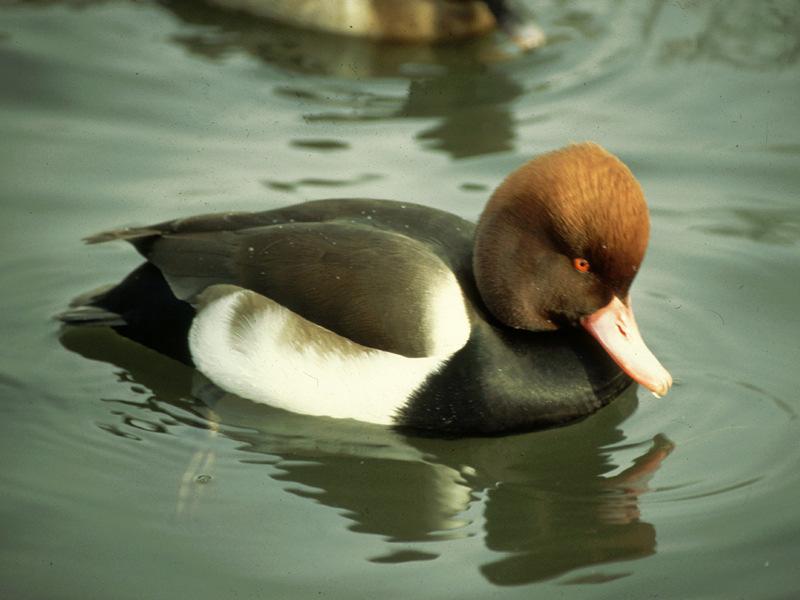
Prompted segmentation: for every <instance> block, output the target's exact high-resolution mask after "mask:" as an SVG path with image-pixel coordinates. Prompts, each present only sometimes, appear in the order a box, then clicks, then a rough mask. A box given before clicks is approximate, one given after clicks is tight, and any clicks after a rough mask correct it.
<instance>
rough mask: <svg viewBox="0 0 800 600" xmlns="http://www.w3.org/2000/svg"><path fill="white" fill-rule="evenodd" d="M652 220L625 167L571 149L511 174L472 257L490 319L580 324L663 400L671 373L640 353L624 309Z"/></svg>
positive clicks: (595, 152) (599, 151)
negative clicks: (492, 317) (491, 316)
mask: <svg viewBox="0 0 800 600" xmlns="http://www.w3.org/2000/svg"><path fill="white" fill-rule="evenodd" d="M649 231H650V220H649V217H648V212H647V204H646V203H645V199H644V194H643V193H642V189H641V187H640V186H639V183H638V182H637V181H636V178H635V177H634V176H633V174H632V173H631V171H630V170H629V169H628V167H626V166H625V165H624V164H623V163H622V161H620V160H619V159H618V158H616V157H615V156H613V155H612V154H610V153H609V152H607V151H606V150H604V149H603V148H602V147H600V146H599V145H597V144H593V143H583V144H575V145H572V146H568V147H566V148H563V149H561V150H556V151H555V152H550V153H548V154H544V155H542V156H539V157H537V158H535V159H533V160H531V161H530V162H528V163H526V164H524V165H522V166H521V167H520V168H519V169H517V170H516V171H514V172H513V173H511V175H509V176H508V177H507V178H506V180H505V181H504V182H503V183H502V184H501V185H500V187H498V188H497V190H496V191H495V192H494V194H493V195H492V197H491V199H490V200H489V203H488V204H487V205H486V208H485V210H484V212H483V215H481V218H480V221H479V223H478V228H477V231H476V238H475V254H474V257H473V263H474V271H475V279H476V282H477V285H478V289H479V290H480V293H481V296H482V298H483V300H484V302H485V303H486V305H487V307H488V308H489V310H490V311H491V312H492V313H493V314H494V316H495V317H497V318H498V319H499V320H500V321H502V322H503V323H505V324H506V325H509V326H510V327H515V328H518V329H526V330H530V331H542V330H552V329H557V328H559V327H563V326H570V325H582V326H583V327H584V328H585V329H586V330H587V331H589V333H591V334H592V335H593V336H594V337H595V338H596V339H597V340H598V341H599V342H600V344H601V345H602V346H603V347H604V348H605V349H606V351H607V352H608V353H609V354H610V355H611V357H612V358H613V359H614V360H615V361H616V362H617V364H618V365H619V366H620V367H621V368H622V369H623V370H624V371H625V372H626V373H627V374H628V375H629V376H630V377H631V378H632V379H634V380H635V381H636V382H638V383H640V384H641V385H643V386H644V387H646V388H647V389H649V390H650V391H652V392H653V393H654V394H657V395H659V396H661V395H664V394H665V393H666V392H667V391H668V390H669V388H670V386H671V385H672V378H671V377H670V374H669V373H668V372H667V371H666V369H664V367H663V366H661V364H660V363H659V362H658V360H657V359H656V357H655V356H653V354H652V352H650V350H649V349H648V348H647V346H645V344H644V341H643V340H642V337H641V335H640V333H639V330H638V327H637V326H636V321H635V320H634V316H633V311H632V309H631V303H630V294H629V291H630V287H631V283H632V282H633V279H634V277H635V276H636V273H637V272H638V270H639V265H641V263H642V259H643V258H644V253H645V249H646V248H647V240H648V236H649Z"/></svg>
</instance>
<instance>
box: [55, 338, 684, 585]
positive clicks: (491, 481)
mask: <svg viewBox="0 0 800 600" xmlns="http://www.w3.org/2000/svg"><path fill="white" fill-rule="evenodd" d="M61 342H62V344H63V345H64V346H65V347H66V348H68V349H70V350H72V351H74V352H77V353H79V354H81V355H83V356H86V357H88V358H91V359H95V360H102V361H105V362H110V363H112V364H115V365H116V366H118V367H119V368H120V369H122V370H123V371H122V372H121V373H122V374H123V377H122V380H123V381H124V383H125V385H129V386H132V387H135V388H136V389H138V390H140V391H142V392H144V393H142V394H141V395H142V397H143V400H142V402H139V403H136V402H126V404H127V406H126V407H125V410H124V411H120V410H115V409H114V408H112V409H111V410H110V414H111V416H112V417H113V418H115V419H116V420H117V421H118V422H116V423H114V424H113V427H108V426H104V429H106V430H107V431H110V432H111V433H115V434H116V435H126V436H127V437H131V436H138V437H142V436H144V435H147V434H148V431H151V432H152V431H153V430H152V428H147V427H138V426H134V425H131V423H132V422H133V421H132V420H131V417H132V416H133V417H134V419H135V421H136V422H137V423H148V422H150V423H158V424H159V425H160V426H161V427H167V428H169V427H174V426H187V425H188V426H193V427H204V428H206V429H209V431H210V432H211V435H223V436H226V437H228V438H230V439H233V440H235V441H237V442H238V443H239V444H240V446H239V449H240V451H241V452H242V453H243V454H242V458H241V460H242V462H247V463H254V464H259V463H264V464H267V465H269V467H270V468H269V473H270V476H271V477H273V478H274V479H276V480H279V481H281V482H283V483H284V485H285V489H286V491H287V492H289V493H292V494H295V495H297V496H301V497H305V498H309V499H313V500H314V501H316V502H319V503H320V504H324V505H326V506H330V507H334V508H336V509H339V510H340V511H342V513H341V514H342V516H343V518H345V519H347V520H348V521H349V522H350V524H349V528H350V529H351V530H352V531H356V532H360V533H370V534H376V535H380V536H383V537H384V538H386V539H387V540H388V541H389V542H391V543H392V544H393V546H392V550H391V551H389V552H388V553H386V554H384V555H380V556H369V557H365V558H367V559H369V560H372V561H374V562H382V563H391V562H405V561H410V560H431V559H434V558H436V557H437V553H436V550H437V549H438V548H440V546H438V545H435V546H431V549H430V551H428V550H429V549H428V548H424V547H423V548H424V550H423V551H420V548H419V546H418V545H415V547H414V548H408V547H407V546H403V544H404V543H412V542H425V541H435V540H439V541H441V540H447V539H453V538H463V537H469V536H475V535H483V537H484V540H485V544H486V546H487V547H488V548H489V549H491V550H493V551H496V552H497V553H498V558H497V560H493V561H491V562H489V563H487V564H484V565H481V566H479V568H480V571H481V573H482V574H483V575H484V576H485V577H486V578H487V579H488V580H489V581H491V582H493V583H495V584H497V585H519V584H524V583H530V582H534V581H541V580H545V579H550V578H554V577H558V576H561V575H565V574H567V573H569V572H570V571H573V570H575V569H579V568H582V567H587V566H593V565H599V564H603V563H614V562H621V561H628V560H633V559H637V558H641V557H644V556H648V555H651V554H653V553H654V552H655V549H656V532H655V528H654V527H653V525H651V524H650V523H647V522H644V521H642V519H641V515H640V512H639V502H638V500H639V496H640V495H641V494H643V493H646V492H647V491H648V487H647V480H648V479H649V478H650V477H651V476H652V474H653V473H654V472H655V471H656V469H658V467H659V465H660V463H661V461H662V460H663V459H664V458H665V457H666V456H667V455H668V454H669V452H670V451H671V449H672V445H671V443H670V442H669V441H668V440H666V439H665V438H662V437H660V436H659V437H656V439H654V440H653V441H652V442H651V443H650V442H649V443H646V444H644V445H642V446H641V454H640V457H639V458H638V459H636V460H635V461H634V463H633V464H632V466H630V467H629V468H627V469H625V470H624V471H622V472H620V473H618V474H616V475H614V476H610V475H609V474H610V473H611V472H612V471H614V469H615V465H614V464H613V459H612V448H613V447H615V446H616V447H619V446H620V445H621V444H623V443H624V440H625V436H624V434H623V432H622V430H621V429H620V427H619V425H620V423H621V422H622V421H623V420H624V419H625V418H626V417H627V416H628V415H629V414H631V413H632V412H633V410H635V407H636V396H635V392H634V391H632V390H631V391H629V392H628V393H626V394H625V395H623V396H622V397H620V398H619V399H618V400H616V401H615V402H614V403H612V404H611V405H610V406H609V407H608V408H606V409H604V410H602V411H600V412H599V413H597V414H596V415H594V416H593V417H591V418H589V419H586V420H585V421H582V422H580V423H577V424H575V425H572V426H569V427H566V428H562V429H556V430H549V431H544V432H538V433H532V434H526V435H514V436H507V437H497V438H479V439H462V440H441V439H433V438H422V437H414V436H411V435H405V434H401V433H399V432H395V431H392V430H390V429H387V428H385V427H381V426H376V425H369V424H363V423H357V422H353V421H340V420H335V419H326V418H319V417H306V416H302V415H295V414H291V413H286V412H283V411H279V410H275V409H271V408H269V407H263V406H257V405H255V404H253V403H251V402H248V401H246V400H242V399H239V398H236V397H232V396H229V395H227V394H224V393H222V392H221V391H220V390H218V389H217V388H215V387H213V386H210V385H209V384H208V383H207V382H205V381H204V380H203V379H202V378H201V376H199V375H198V374H197V373H196V372H194V371H193V370H192V369H191V368H189V367H186V366H183V365H181V364H180V363H177V362H173V361H171V360H170V359H167V358H164V357H162V356H159V355H157V354H155V353H153V352H151V351H149V350H146V349H144V348H143V347H141V346H138V345H137V344H134V343H132V342H130V341H128V340H125V339H124V338H121V337H120V336H117V335H116V334H114V333H113V332H111V331H110V330H107V329H100V328H97V329H89V328H83V329H70V328H67V329H64V330H63V332H62V336H61ZM145 388H146V389H145ZM147 390H150V391H151V392H152V394H151V393H150V392H148V391H147ZM106 425H108V424H106ZM149 434H150V435H152V434H153V433H149ZM211 454H213V453H212V452H211V451H210V450H209V452H208V453H206V455H203V456H200V455H197V456H194V457H193V458H192V459H191V461H190V462H191V464H190V468H189V469H187V474H186V475H185V477H184V481H183V482H182V484H181V486H180V492H179V498H178V504H179V506H180V507H183V506H186V504H187V501H188V500H187V496H188V495H190V493H191V490H190V488H191V487H192V486H200V485H201V484H202V483H203V482H204V480H205V479H204V478H207V477H208V475H209V473H207V472H206V471H207V470H208V469H210V468H211V465H212V463H213V458H214V457H213V455H211ZM276 468H277V469H278V473H277V474H276V472H275V469H276ZM187 490H189V491H187ZM198 493H199V492H198ZM481 509H482V511H483V528H484V531H483V532H481V530H480V529H479V527H478V524H477V523H475V522H474V515H475V511H476V510H481ZM476 566H477V565H476ZM621 575H624V572H623V573H622V574H620V573H619V572H618V571H614V570H613V569H612V570H611V571H609V572H603V573H599V574H598V573H594V574H593V575H592V576H591V577H592V578H593V580H595V579H596V578H598V577H599V578H600V579H601V580H605V579H608V578H614V577H618V576H621ZM567 578H568V576H567ZM576 581H577V582H582V581H583V580H582V579H581V580H576Z"/></svg>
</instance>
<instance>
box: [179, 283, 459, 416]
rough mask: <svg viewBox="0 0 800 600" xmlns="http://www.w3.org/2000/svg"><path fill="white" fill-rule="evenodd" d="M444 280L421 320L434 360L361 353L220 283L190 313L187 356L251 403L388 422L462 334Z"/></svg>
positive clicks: (455, 301)
mask: <svg viewBox="0 0 800 600" xmlns="http://www.w3.org/2000/svg"><path fill="white" fill-rule="evenodd" d="M444 283H445V285H442V286H440V289H439V290H437V291H436V293H434V294H432V295H431V302H432V304H431V310H430V311H427V312H426V315H427V316H426V317H425V318H426V319H427V320H428V321H429V322H428V323H426V325H427V326H428V327H432V328H433V330H434V331H435V332H436V334H435V335H436V336H437V337H436V338H435V339H438V340H440V342H439V343H437V344H435V345H434V348H436V351H437V352H436V355H435V356H430V357H422V358H408V357H405V356H401V355H399V354H394V353H391V352H386V351H383V350H377V349H374V348H368V347H366V346H362V345H360V344H357V343H355V342H353V341H351V340H349V339H347V338H344V337H342V336H340V335H337V334H336V333H333V332H332V331H330V330H328V329H325V328H324V327H321V326H319V325H316V324H315V323H312V322H310V321H308V320H306V319H304V318H303V317H301V316H299V315H298V314H296V313H294V312H292V311H290V310H289V309H287V308H286V307H284V306H282V305H280V304H278V303H277V302H274V301H273V300H270V299H269V298H265V297H264V296H261V295H259V294H257V293H255V292H252V291H250V290H244V289H242V288H236V287H234V286H224V287H225V288H226V291H227V290H229V293H225V294H224V295H219V293H218V292H217V293H214V294H212V295H214V296H217V297H216V298H215V299H213V300H211V301H210V302H209V303H208V304H205V305H204V306H202V307H201V308H200V309H199V310H198V314H197V316H196V317H195V319H194V322H193V323H192V327H191V330H190V332H189V347H190V350H191V353H192V358H193V359H194V362H195V364H196V366H197V368H198V370H200V371H201V372H202V373H203V374H204V375H206V377H208V378H209V379H211V380H212V381H213V382H214V383H215V384H217V385H218V386H219V387H221V388H223V389H225V390H227V391H229V392H232V393H234V394H237V395H239V396H242V397H244V398H249V399H251V400H254V401H256V402H261V403H264V404H269V405H271V406H275V407H278V408H283V409H285V410H289V411H292V412H297V413H302V414H308V415H326V416H330V417H338V418H351V419H357V420H360V421H367V422H371V423H380V424H391V423H392V417H393V416H394V415H395V414H396V413H397V411H398V409H400V408H401V407H402V406H403V405H404V404H405V403H406V402H407V401H408V399H409V398H410V396H411V395H412V393H413V392H414V391H415V390H416V389H417V388H418V387H419V386H420V385H421V384H422V383H423V382H424V381H425V379H426V378H427V377H428V375H430V374H431V373H433V372H435V371H437V370H438V369H439V368H440V367H441V366H442V365H443V364H444V362H446V360H447V359H448V358H449V357H450V356H451V355H452V353H453V352H455V351H456V350H458V349H459V348H461V347H462V346H463V345H464V344H465V343H466V341H467V339H468V337H469V332H470V324H469V319H468V317H467V313H466V309H465V307H464V301H463V297H462V296H461V290H460V288H458V286H457V283H456V282H455V279H454V278H453V279H452V281H450V280H448V281H447V282H444ZM454 286H455V290H454V289H453V288H454ZM216 287H220V286H216ZM243 301H247V302H248V306H250V307H252V309H251V310H249V312H248V314H247V318H246V321H245V322H244V323H243V322H242V319H241V312H240V311H238V309H237V307H239V306H240V303H241V302H243ZM429 330H430V329H429ZM298 332H299V333H300V334H301V335H299V336H298ZM298 338H300V339H298ZM440 351H441V352H440Z"/></svg>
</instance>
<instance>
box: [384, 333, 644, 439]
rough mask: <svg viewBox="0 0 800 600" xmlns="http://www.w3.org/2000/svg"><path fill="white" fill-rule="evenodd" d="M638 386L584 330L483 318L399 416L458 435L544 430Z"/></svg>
mask: <svg viewBox="0 0 800 600" xmlns="http://www.w3.org/2000/svg"><path fill="white" fill-rule="evenodd" d="M630 385H631V380H630V379H629V378H628V377H627V376H626V375H625V374H624V373H623V372H622V371H620V369H619V367H617V365H616V364H615V363H614V362H613V361H612V360H611V358H610V357H609V356H608V355H607V354H606V353H605V352H604V351H603V350H602V348H600V346H599V345H598V344H597V343H596V342H595V341H594V340H593V339H592V338H591V337H590V336H588V335H587V334H586V333H584V332H583V331H582V330H577V329H576V330H564V331H556V332H544V333H531V332H524V331H515V330H510V329H507V328H502V327H497V326H496V325H493V324H491V323H489V322H487V321H478V322H476V323H475V324H474V325H473V329H472V335H471V337H470V340H469V342H468V343H467V344H466V345H465V346H464V347H463V348H462V349H461V350H459V351H458V352H457V353H456V354H455V355H454V356H453V357H452V358H451V359H450V360H449V361H448V362H447V363H446V364H445V366H444V367H443V368H442V369H441V370H439V371H438V372H436V373H434V374H432V375H431V376H430V377H429V378H428V379H427V381H426V382H425V384H424V385H423V386H421V387H420V388H419V389H417V391H416V392H415V394H414V396H413V397H412V398H411V400H410V401H409V403H408V404H407V405H406V406H405V407H404V408H403V410H402V411H401V412H400V413H399V414H398V416H397V422H398V424H399V425H400V426H401V427H407V428H409V429H413V430H427V431H436V432H440V433H444V434H447V433H450V434H453V435H465V434H475V435H497V434H503V433H509V432H514V431H530V430H535V429H543V428H547V427H554V426H558V425H564V424H566V423H569V422H571V421H574V420H576V419H580V418H583V417H586V416H588V415H590V414H592V413H594V412H595V411H597V410H598V409H600V408H602V407H603V406H605V405H607V404H608V403H609V402H611V401H612V400H613V399H614V398H616V397H617V396H618V395H619V394H620V393H621V392H622V391H624V390H625V389H626V388H627V387H629V386H630Z"/></svg>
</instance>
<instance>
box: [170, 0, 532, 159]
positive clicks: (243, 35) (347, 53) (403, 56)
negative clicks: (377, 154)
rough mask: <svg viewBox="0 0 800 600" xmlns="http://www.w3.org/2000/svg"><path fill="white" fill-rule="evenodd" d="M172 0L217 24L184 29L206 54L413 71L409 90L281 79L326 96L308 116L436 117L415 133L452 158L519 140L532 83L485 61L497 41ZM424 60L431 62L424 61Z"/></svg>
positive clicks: (327, 69)
mask: <svg viewBox="0 0 800 600" xmlns="http://www.w3.org/2000/svg"><path fill="white" fill-rule="evenodd" d="M164 5H165V6H166V7H168V8H169V9H170V10H172V11H173V12H174V13H175V14H176V15H178V16H179V17H180V18H182V19H183V20H185V21H186V22H188V23H192V24H196V25H206V26H209V28H207V29H205V30H198V31H195V32H193V33H191V34H186V35H181V36H179V37H177V38H176V41H177V42H178V43H179V44H181V45H183V46H185V47H186V48H187V49H188V50H190V51H191V52H194V53H197V54H200V55H202V56H204V57H206V58H212V59H217V58H219V57H222V56H224V55H225V54H227V53H228V52H231V51H245V52H247V53H249V54H251V55H252V56H255V57H257V58H258V59H259V60H262V61H264V62H265V63H267V64H270V65H275V66H277V67H279V68H281V69H284V70H287V71H290V72H301V73H307V74H313V75H327V76H331V75H335V76H337V77H343V78H346V79H350V80H353V79H360V78H364V77H380V76H387V75H390V76H395V77H398V76H399V77H401V78H403V79H406V78H407V79H408V80H409V87H408V93H407V96H406V98H405V100H403V99H402V98H398V97H396V96H391V95H385V96H382V95H377V94H374V93H366V92H362V93H359V92H358V91H354V90H342V89H340V88H338V87H337V86H336V85H331V84H328V85H327V86H325V85H323V86H320V84H319V82H318V81H317V82H311V83H310V84H309V85H313V87H311V88H306V87H305V84H301V83H292V84H291V85H288V86H281V87H279V88H277V89H276V90H275V91H276V93H278V94H280V95H283V96H287V97H292V98H294V99H296V100H301V101H311V102H314V103H316V104H319V106H320V107H321V109H320V110H318V111H314V112H312V113H310V114H307V115H305V117H304V118H305V119H306V121H308V122H331V123H337V122H348V121H355V122H360V121H361V122H363V121H369V120H375V119H381V120H384V119H390V118H397V117H406V118H420V117H425V118H438V119H440V122H439V123H437V124H436V125H434V126H433V127H429V128H427V129H426V130H424V131H422V132H420V133H419V134H418V135H417V138H418V139H419V140H421V141H422V142H423V144H424V145H425V146H426V147H428V148H431V149H433V150H439V151H444V152H446V153H448V154H450V155H451V156H452V157H454V158H466V157H471V156H478V155H482V154H489V153H492V152H505V151H508V150H511V149H512V148H513V140H514V137H515V134H514V128H515V123H514V118H513V116H512V114H511V111H510V106H509V105H510V103H511V102H512V101H513V100H514V99H515V98H517V97H519V96H520V95H521V94H522V93H523V91H524V88H523V87H522V86H521V85H520V84H519V83H517V82H515V81H514V80H513V79H512V78H511V77H510V76H509V75H508V74H506V73H504V72H502V71H501V70H498V69H497V68H493V67H492V66H491V65H489V64H487V62H494V61H497V60H500V59H502V55H501V54H499V51H498V50H497V49H496V48H494V47H492V46H491V43H490V41H487V40H477V41H474V42H470V43H464V44H458V45H456V46H451V47H447V46H444V47H439V46H429V47H425V46H422V47H420V46H395V45H391V44H388V45H387V44H377V43H374V42H370V41H367V40H361V39H350V38H342V37H339V36H330V35H326V34H320V33H317V32H309V31H298V30H296V29H292V28H289V27H286V26H283V25H279V24H275V23H272V22H267V21H261V20H259V19H253V18H248V17H243V16H241V15H236V14H233V15H231V14H229V13H227V12H226V11H219V10H214V9H210V8H208V7H205V8H204V7H203V6H202V5H198V4H197V3H195V2H191V3H187V2H181V1H174V0H173V1H169V2H165V3H164ZM212 25H213V27H210V26H212ZM425 64H427V65H430V66H429V67H427V68H426V67H424V66H422V65H425ZM409 71H412V72H411V73H409ZM413 71H416V73H413Z"/></svg>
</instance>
